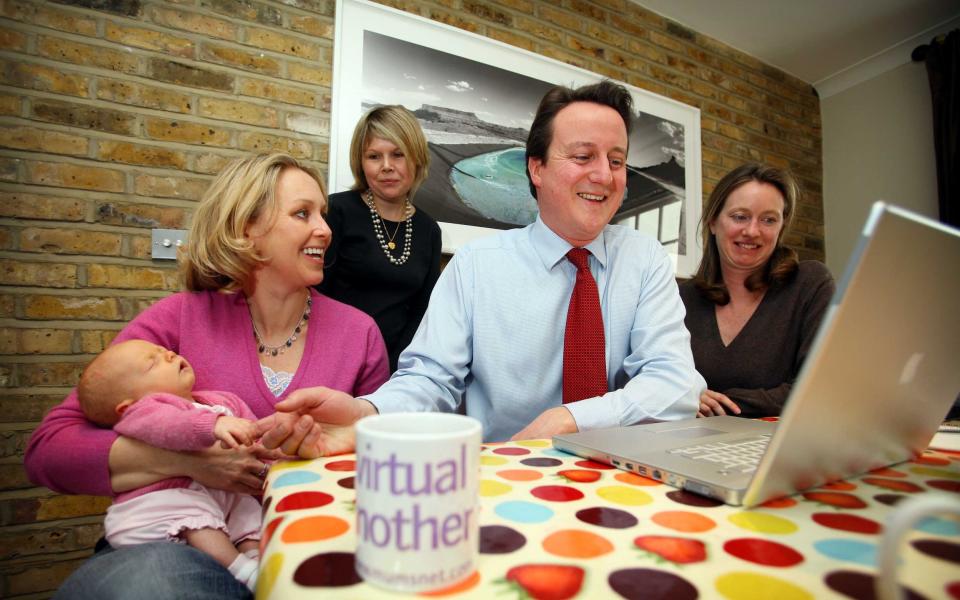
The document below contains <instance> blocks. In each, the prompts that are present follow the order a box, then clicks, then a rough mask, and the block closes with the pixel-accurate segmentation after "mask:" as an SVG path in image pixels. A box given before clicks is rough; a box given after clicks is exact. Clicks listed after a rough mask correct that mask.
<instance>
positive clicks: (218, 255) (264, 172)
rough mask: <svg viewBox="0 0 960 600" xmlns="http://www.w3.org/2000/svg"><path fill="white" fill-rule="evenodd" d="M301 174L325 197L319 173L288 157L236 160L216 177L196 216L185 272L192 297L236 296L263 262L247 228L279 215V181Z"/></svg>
mask: <svg viewBox="0 0 960 600" xmlns="http://www.w3.org/2000/svg"><path fill="white" fill-rule="evenodd" d="M286 168H295V169H300V170H301V171H303V172H304V173H306V174H307V175H309V176H310V177H312V178H313V179H314V180H315V181H316V182H317V184H318V185H319V186H320V191H321V192H322V193H323V195H324V197H326V191H325V188H324V185H323V181H322V180H321V179H320V176H319V175H318V174H317V172H316V171H315V170H313V169H312V168H311V167H308V166H307V165H305V164H303V163H301V162H299V161H298V160H297V159H295V158H293V157H292V156H289V155H287V154H279V153H275V154H261V155H258V156H253V157H250V158H244V159H240V160H236V161H234V162H232V163H230V164H229V165H227V166H226V168H224V169H223V171H221V172H220V174H219V175H217V178H216V179H214V180H213V183H212V184H211V185H210V188H209V189H208V190H207V192H206V193H205V194H204V196H203V198H202V199H201V200H200V204H199V205H198V206H197V209H196V211H194V213H193V222H192V223H191V225H190V234H189V236H188V242H187V247H186V250H185V251H184V252H183V254H182V255H181V257H180V258H181V261H180V270H181V276H182V278H183V284H184V287H185V288H186V289H188V290H190V291H194V292H196V291H204V290H212V291H223V292H236V291H237V290H239V289H240V288H242V287H243V285H244V284H245V283H247V282H248V281H249V280H250V276H251V274H252V273H253V271H254V269H256V268H257V267H258V266H259V265H260V264H261V263H262V262H263V258H262V257H260V256H259V255H258V254H257V252H256V250H255V249H254V247H253V244H252V243H251V242H250V240H248V239H247V238H246V236H245V232H246V229H247V227H248V226H249V225H250V224H251V223H254V222H256V221H257V220H259V219H261V218H268V219H273V218H274V217H275V215H276V198H275V195H276V189H277V180H278V179H279V178H280V173H281V171H283V169H286Z"/></svg>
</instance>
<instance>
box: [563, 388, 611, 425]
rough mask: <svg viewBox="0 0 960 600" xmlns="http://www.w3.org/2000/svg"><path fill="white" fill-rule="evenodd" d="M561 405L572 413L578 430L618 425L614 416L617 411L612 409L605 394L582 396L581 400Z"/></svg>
mask: <svg viewBox="0 0 960 600" xmlns="http://www.w3.org/2000/svg"><path fill="white" fill-rule="evenodd" d="M563 406H564V407H566V409H567V410H569V411H570V414H571V415H573V420H574V421H576V423H577V429H578V430H580V431H589V430H590V429H603V428H607V427H617V426H619V425H620V421H619V419H617V416H616V413H617V411H615V410H612V407H611V406H610V401H609V400H608V399H607V398H606V397H605V396H594V397H593V398H584V399H583V400H578V401H577V402H570V403H567V404H564V405H563Z"/></svg>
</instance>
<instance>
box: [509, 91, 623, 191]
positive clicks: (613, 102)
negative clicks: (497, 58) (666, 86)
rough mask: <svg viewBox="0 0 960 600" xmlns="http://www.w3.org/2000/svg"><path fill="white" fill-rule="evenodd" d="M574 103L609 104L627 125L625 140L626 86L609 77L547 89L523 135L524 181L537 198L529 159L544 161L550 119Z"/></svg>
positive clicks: (549, 140)
mask: <svg viewBox="0 0 960 600" xmlns="http://www.w3.org/2000/svg"><path fill="white" fill-rule="evenodd" d="M574 102H593V103H594V104H600V105H602V106H609V107H610V108H612V109H613V110H615V111H617V113H619V114H620V118H622V119H623V124H624V125H625V126H626V128H627V139H628V140H629V139H630V124H631V121H632V119H633V97H632V96H631V95H630V92H629V91H627V88H625V87H623V86H622V85H620V84H618V83H614V82H612V81H610V80H609V79H604V80H603V81H601V82H600V83H593V84H590V85H584V86H581V87H578V88H576V89H571V88H568V87H565V86H562V85H558V86H556V87H555V88H553V89H551V90H550V91H549V92H547V93H546V95H545V96H544V97H543V99H542V100H540V106H538V107H537V115H536V116H535V117H534V118H533V125H531V126H530V135H529V136H527V153H526V160H525V161H524V162H525V163H526V164H527V165H528V166H527V181H528V182H529V183H530V193H531V194H533V197H534V198H536V197H537V188H536V187H534V185H533V180H532V179H530V167H529V164H530V159H531V158H538V159H540V160H541V161H543V162H547V151H548V150H549V149H550V143H551V142H552V141H553V120H554V118H555V117H556V116H557V113H558V112H560V111H561V110H563V109H564V108H566V107H567V106H569V105H570V104H573V103H574Z"/></svg>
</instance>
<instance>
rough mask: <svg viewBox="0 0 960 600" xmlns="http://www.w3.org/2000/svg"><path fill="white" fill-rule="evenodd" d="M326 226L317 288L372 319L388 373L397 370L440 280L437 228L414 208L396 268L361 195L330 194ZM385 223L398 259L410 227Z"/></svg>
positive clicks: (439, 250) (351, 192)
mask: <svg viewBox="0 0 960 600" xmlns="http://www.w3.org/2000/svg"><path fill="white" fill-rule="evenodd" d="M326 221H327V224H328V225H329V226H330V230H331V231H332V232H333V241H332V243H331V244H330V247H329V248H328V249H327V252H326V254H325V257H324V270H323V282H321V283H320V285H318V286H317V289H319V290H320V291H321V292H323V293H324V294H326V295H327V296H330V297H331V298H333V299H335V300H339V301H340V302H343V303H345V304H349V305H350V306H354V307H356V308H359V309H360V310H362V311H363V312H365V313H367V314H368V315H370V316H371V317H373V320H374V321H376V322H377V326H378V327H380V333H382V334H383V340H384V341H385V342H386V344H387V356H388V357H389V359H390V371H391V372H393V371H396V370H397V358H398V357H399V356H400V352H402V351H403V349H404V348H406V347H407V345H408V344H409V343H410V340H411V339H412V338H413V334H414V333H415V332H416V331H417V327H418V326H419V325H420V320H421V319H422V318H423V313H424V311H426V310H427V302H428V301H429V300H430V292H432V291H433V286H434V284H436V283H437V278H438V277H439V276H440V252H441V243H440V226H439V225H437V222H436V221H434V220H433V218H431V217H430V215H428V214H427V213H425V212H423V211H422V210H420V209H417V211H416V212H415V213H414V214H413V217H412V218H411V223H410V225H411V226H412V233H411V238H412V245H411V247H410V257H409V258H408V259H407V261H406V262H405V263H403V264H402V265H395V264H393V263H391V262H390V261H389V260H388V259H387V256H386V254H384V252H383V248H381V247H380V242H379V241H378V240H377V236H376V231H379V230H380V225H379V224H378V225H377V230H374V227H373V220H372V219H371V217H370V209H369V208H368V207H367V204H366V203H365V202H364V201H363V198H361V197H360V193H359V192H354V191H348V192H340V193H337V194H331V195H330V206H329V209H328V211H327V216H326ZM384 223H385V224H386V227H387V230H388V231H389V232H390V233H393V231H394V230H395V229H396V231H397V235H396V237H395V238H394V240H393V241H394V243H396V248H394V249H393V250H392V251H391V254H392V255H393V256H394V257H395V258H400V256H401V255H402V253H403V247H404V243H405V241H406V235H407V227H408V226H407V225H404V224H402V223H397V222H396V221H389V220H387V219H384ZM398 225H399V228H397V226H398Z"/></svg>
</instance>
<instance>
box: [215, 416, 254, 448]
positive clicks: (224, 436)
mask: <svg viewBox="0 0 960 600" xmlns="http://www.w3.org/2000/svg"><path fill="white" fill-rule="evenodd" d="M213 435H214V436H215V437H216V438H217V439H218V440H220V445H221V446H223V447H224V448H236V447H237V446H240V445H243V446H249V445H250V444H252V443H253V442H254V440H255V439H256V437H257V424H256V423H255V422H254V421H250V420H248V419H241V418H239V417H228V416H226V415H222V416H220V417H219V418H217V422H216V423H214V425H213Z"/></svg>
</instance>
